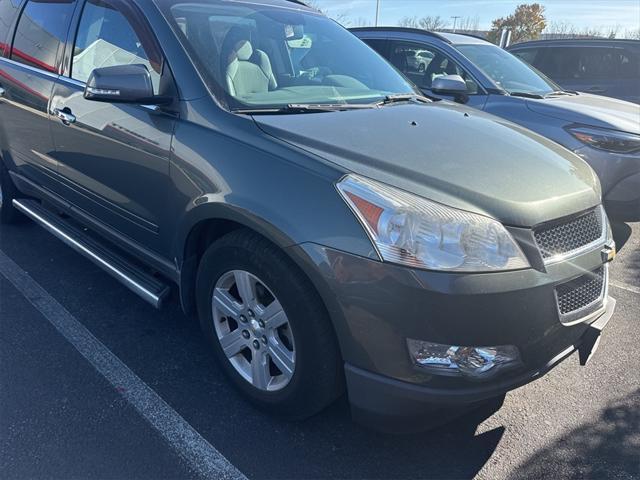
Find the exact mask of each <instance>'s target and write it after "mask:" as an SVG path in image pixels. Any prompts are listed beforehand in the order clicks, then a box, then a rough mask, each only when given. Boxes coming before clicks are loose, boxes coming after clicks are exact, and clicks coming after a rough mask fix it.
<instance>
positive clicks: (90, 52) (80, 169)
mask: <svg viewBox="0 0 640 480" xmlns="http://www.w3.org/2000/svg"><path fill="white" fill-rule="evenodd" d="M69 38H70V40H69V42H68V47H67V52H68V54H66V55H65V57H66V64H65V71H64V72H63V75H61V76H60V79H59V81H58V83H57V85H56V86H55V92H54V94H53V99H52V104H51V110H52V111H53V112H63V113H64V114H65V115H66V116H67V118H72V121H71V122H69V121H66V122H63V121H56V122H55V123H54V124H53V127H52V130H53V137H54V141H55V158H56V159H57V161H58V164H59V173H60V176H61V181H62V187H63V189H64V196H65V198H66V199H68V200H69V201H70V202H71V203H72V205H73V207H74V208H75V209H76V210H77V211H79V212H80V213H81V214H84V215H85V219H89V220H90V221H94V222H95V224H97V225H98V226H99V227H103V228H104V231H107V232H108V233H113V236H114V237H115V238H118V239H122V237H123V236H124V238H125V243H126V241H129V240H133V241H134V242H136V243H138V244H140V245H144V246H145V247H146V248H147V249H149V250H152V251H153V252H156V253H161V254H162V253H163V252H166V251H167V250H168V246H167V245H163V244H162V242H161V239H160V237H161V235H159V233H160V232H161V230H162V229H163V228H164V226H165V225H166V220H165V219H166V218H167V193H168V187H169V155H170V147H171V139H172V134H173V129H174V124H175V121H176V118H175V116H174V115H172V114H170V113H167V112H165V111H164V110H163V109H161V108H157V107H149V106H144V105H132V104H115V103H113V104H112V103H102V102H94V101H90V100H86V99H85V98H84V96H83V92H84V88H85V82H86V81H87V80H88V78H89V75H90V74H91V72H92V71H93V70H94V69H95V68H99V67H107V66H115V65H126V64H143V65H145V66H146V67H147V69H148V70H149V72H150V73H151V77H152V80H153V83H154V90H155V93H156V94H163V95H164V94H170V92H169V90H171V89H172V88H173V87H172V85H173V83H172V82H173V81H172V79H171V74H170V72H169V69H168V66H167V65H165V62H164V58H163V55H162V53H161V50H160V48H159V45H158V44H157V41H156V39H155V37H154V35H153V32H152V31H151V28H150V26H149V25H148V23H147V21H146V19H145V18H144V17H143V16H142V14H141V13H140V12H139V11H138V9H137V7H135V6H134V5H133V2H130V1H125V0H87V1H86V2H83V4H82V5H81V8H79V9H78V13H77V15H76V18H75V19H74V26H73V27H72V31H71V34H70V36H69ZM69 116H70V117H69ZM164 238H165V239H167V238H170V235H164Z"/></svg>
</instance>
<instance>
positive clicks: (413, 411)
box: [345, 298, 616, 432]
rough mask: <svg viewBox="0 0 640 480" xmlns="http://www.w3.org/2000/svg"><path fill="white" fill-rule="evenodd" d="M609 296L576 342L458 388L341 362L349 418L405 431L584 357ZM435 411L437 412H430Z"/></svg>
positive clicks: (604, 317) (609, 307) (611, 303)
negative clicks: (529, 364) (524, 366)
mask: <svg viewBox="0 0 640 480" xmlns="http://www.w3.org/2000/svg"><path fill="white" fill-rule="evenodd" d="M615 303H616V302H615V300H614V299H613V298H609V299H608V301H607V303H606V308H605V311H604V313H602V314H601V315H600V317H599V318H597V319H596V320H595V321H594V322H593V323H592V324H590V326H589V328H588V329H587V330H586V331H585V333H584V334H583V335H582V336H581V337H580V338H578V339H576V342H575V343H574V344H572V345H570V346H568V347H567V348H565V349H564V350H563V351H561V352H559V353H558V354H557V355H556V356H555V357H553V358H551V359H550V360H549V361H547V362H546V363H544V364H543V365H539V366H538V367H536V368H533V369H529V370H527V371H524V372H521V373H519V374H518V375H516V376H512V377H508V378H504V379H502V380H501V379H496V380H495V381H492V382H488V383H475V384H474V383H471V382H469V385H467V386H466V387H462V388H432V387H428V386H421V385H415V384H411V383H407V382H403V381H400V380H395V379H393V378H389V377H385V376H382V375H377V374H375V373H372V372H369V371H366V370H363V369H360V368H358V367H354V366H353V365H349V364H347V365H346V366H345V373H346V380H347V389H348V392H349V401H350V403H351V407H352V411H353V414H354V418H355V419H356V420H359V421H361V422H362V423H365V424H367V425H368V426H372V427H375V428H377V429H379V430H382V431H389V432H411V431H419V430H421V429H423V426H424V425H429V424H430V423H431V422H433V418H434V416H435V417H436V418H438V419H448V418H450V417H454V416H456V415H458V414H460V413H464V412H466V411H467V410H470V409H473V408H474V407H476V406H478V405H480V404H482V403H483V402H485V401H487V400H490V399H493V398H498V397H500V396H502V395H504V394H505V393H506V392H508V391H511V390H514V389H516V388H518V387H521V386H523V385H525V384H527V383H530V382H532V381H534V380H536V379H538V378H540V377H542V376H543V375H544V374H545V373H547V372H548V371H549V370H551V369H552V368H553V367H555V366H556V365H558V364H559V363H560V362H562V361H563V360H564V359H566V358H567V357H569V356H570V355H571V354H573V353H574V352H576V351H578V352H579V356H580V359H581V363H586V361H587V360H588V359H590V357H591V356H592V355H593V353H594V352H595V350H596V349H597V346H598V343H599V337H600V334H601V333H602V330H603V329H604V327H605V326H606V325H607V323H608V322H609V320H610V319H611V317H612V316H613V312H614V310H615ZM436 414H437V415H436Z"/></svg>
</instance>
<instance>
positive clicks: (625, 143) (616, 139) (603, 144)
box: [567, 126, 640, 153]
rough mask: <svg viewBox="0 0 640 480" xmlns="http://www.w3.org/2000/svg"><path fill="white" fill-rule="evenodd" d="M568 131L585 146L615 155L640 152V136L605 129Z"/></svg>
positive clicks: (588, 128) (575, 127)
mask: <svg viewBox="0 0 640 480" xmlns="http://www.w3.org/2000/svg"><path fill="white" fill-rule="evenodd" d="M567 131H568V132H569V133H570V134H571V135H573V136H574V137H575V138H577V139H578V140H580V141H581V142H582V143H584V144H585V145H588V146H590V147H593V148H597V149H598V150H604V151H605V152H613V153H632V152H635V151H640V135H635V134H633V133H626V132H617V131H615V130H606V129H604V128H593V127H578V126H573V127H567Z"/></svg>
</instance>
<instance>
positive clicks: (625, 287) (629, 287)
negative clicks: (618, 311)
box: [609, 281, 640, 294]
mask: <svg viewBox="0 0 640 480" xmlns="http://www.w3.org/2000/svg"><path fill="white" fill-rule="evenodd" d="M609 285H612V286H614V287H616V288H621V289H623V290H626V291H628V292H633V293H638V294H640V288H638V287H634V286H633V285H627V284H626V283H620V282H611V281H610V282H609Z"/></svg>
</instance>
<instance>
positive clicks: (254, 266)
mask: <svg viewBox="0 0 640 480" xmlns="http://www.w3.org/2000/svg"><path fill="white" fill-rule="evenodd" d="M196 288H197V293H196V295H197V302H198V315H199V318H200V322H201V326H202V329H203V331H204V333H205V335H206V336H207V338H208V340H209V341H210V343H211V345H212V347H213V351H214V353H215V355H216V357H217V359H218V361H219V363H220V365H221V366H222V368H223V369H224V371H225V373H226V374H227V375H228V376H229V378H230V379H231V381H232V382H233V383H234V384H235V385H236V386H237V387H238V388H239V389H240V390H241V391H242V392H243V393H244V394H245V395H246V396H247V397H248V398H249V399H250V400H251V401H252V402H253V403H254V404H256V405H257V406H258V407H260V408H262V409H264V410H267V411H269V412H273V413H277V414H281V415H283V416H286V417H288V418H305V417H308V416H311V415H313V414H315V413H317V412H318V411H320V410H322V409H323V408H324V407H326V406H327V405H329V404H330V403H331V402H332V401H333V400H335V399H336V398H337V397H338V396H339V395H340V394H341V393H342V390H343V388H344V387H343V380H342V362H341V360H340V355H339V351H338V346H337V342H336V339H335V335H334V332H333V328H332V325H331V323H330V320H329V318H328V315H327V313H326V310H325V308H324V305H323V304H322V302H321V300H320V298H319V296H318V295H317V293H316V291H315V290H314V288H313V286H312V285H311V284H310V282H309V280H308V279H307V278H306V277H305V276H304V274H303V273H302V272H301V271H300V270H299V269H298V268H297V266H296V265H295V264H293V262H292V261H291V260H290V259H289V258H288V257H287V256H286V255H285V254H284V253H283V252H282V251H281V250H280V249H278V248H277V247H276V246H275V245H273V244H271V243H270V242H268V241H267V240H265V239H264V238H262V237H260V236H258V235H256V234H254V233H252V232H249V231H246V230H239V231H235V232H232V233H230V234H228V235H227V236H225V237H224V238H222V239H221V240H219V241H218V242H216V243H214V244H213V245H212V246H211V247H210V248H209V249H208V250H207V251H206V253H205V254H204V256H203V258H202V261H201V264H200V268H199V271H198V279H197V286H196Z"/></svg>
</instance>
